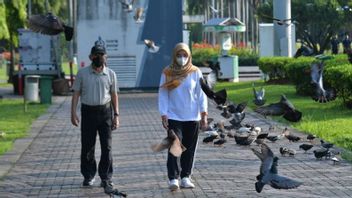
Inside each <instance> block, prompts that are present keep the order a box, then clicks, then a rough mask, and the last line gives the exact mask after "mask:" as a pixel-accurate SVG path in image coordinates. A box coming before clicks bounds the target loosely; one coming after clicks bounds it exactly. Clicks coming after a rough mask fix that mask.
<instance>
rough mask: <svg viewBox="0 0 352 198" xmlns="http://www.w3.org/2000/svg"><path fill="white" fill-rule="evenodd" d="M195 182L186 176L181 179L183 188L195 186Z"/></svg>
mask: <svg viewBox="0 0 352 198" xmlns="http://www.w3.org/2000/svg"><path fill="white" fill-rule="evenodd" d="M194 187H195V186H194V184H193V183H192V182H191V179H189V178H188V177H184V178H182V179H181V188H194Z"/></svg>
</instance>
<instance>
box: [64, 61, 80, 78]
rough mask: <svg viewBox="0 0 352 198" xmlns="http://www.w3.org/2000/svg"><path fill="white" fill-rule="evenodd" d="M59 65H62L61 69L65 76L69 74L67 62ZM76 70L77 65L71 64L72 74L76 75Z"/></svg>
mask: <svg viewBox="0 0 352 198" xmlns="http://www.w3.org/2000/svg"><path fill="white" fill-rule="evenodd" d="M61 67H62V71H63V72H65V75H66V76H68V75H70V64H69V62H62V64H61ZM77 71H78V66H77V65H73V67H72V73H73V75H76V74H77Z"/></svg>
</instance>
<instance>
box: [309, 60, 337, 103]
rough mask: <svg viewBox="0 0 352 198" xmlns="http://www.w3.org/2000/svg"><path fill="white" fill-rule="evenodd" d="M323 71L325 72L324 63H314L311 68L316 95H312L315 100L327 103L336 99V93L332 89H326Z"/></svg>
mask: <svg viewBox="0 0 352 198" xmlns="http://www.w3.org/2000/svg"><path fill="white" fill-rule="evenodd" d="M323 70H324V63H323V61H321V62H320V63H313V64H312V66H311V77H312V84H313V87H314V93H313V95H312V98H313V100H315V101H317V102H320V103H326V102H329V101H333V100H335V99H336V92H335V90H334V89H332V88H329V89H324V86H323Z"/></svg>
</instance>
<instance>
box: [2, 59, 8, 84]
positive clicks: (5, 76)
mask: <svg viewBox="0 0 352 198" xmlns="http://www.w3.org/2000/svg"><path fill="white" fill-rule="evenodd" d="M7 79H8V77H7V75H6V65H5V64H2V63H1V60H0V83H2V82H4V81H7Z"/></svg>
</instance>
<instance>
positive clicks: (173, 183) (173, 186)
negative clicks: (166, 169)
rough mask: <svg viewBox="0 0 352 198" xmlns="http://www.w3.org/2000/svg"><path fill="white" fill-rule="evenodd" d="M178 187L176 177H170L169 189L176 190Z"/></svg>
mask: <svg viewBox="0 0 352 198" xmlns="http://www.w3.org/2000/svg"><path fill="white" fill-rule="evenodd" d="M178 188H179V185H178V179H172V180H170V181H169V189H170V190H171V191H174V190H177V189H178Z"/></svg>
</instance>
